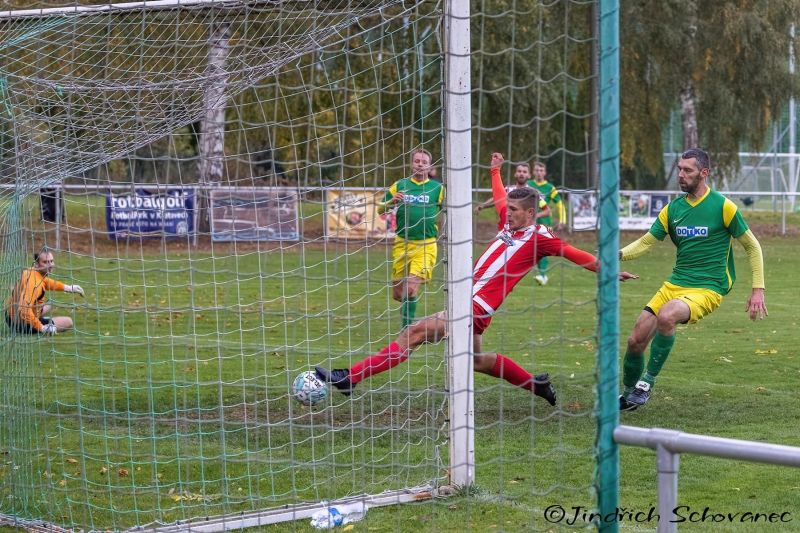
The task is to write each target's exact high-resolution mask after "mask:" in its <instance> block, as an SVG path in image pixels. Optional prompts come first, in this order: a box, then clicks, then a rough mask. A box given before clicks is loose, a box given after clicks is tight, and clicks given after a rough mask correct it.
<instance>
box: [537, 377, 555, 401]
mask: <svg viewBox="0 0 800 533" xmlns="http://www.w3.org/2000/svg"><path fill="white" fill-rule="evenodd" d="M533 393H534V394H535V395H536V396H539V397H540V398H544V399H545V400H547V403H549V404H550V405H553V406H554V405H555V404H556V388H555V387H553V384H552V383H550V374H539V375H538V376H533Z"/></svg>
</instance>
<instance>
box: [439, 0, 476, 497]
mask: <svg viewBox="0 0 800 533" xmlns="http://www.w3.org/2000/svg"><path fill="white" fill-rule="evenodd" d="M469 24H470V3H469V2H465V1H463V0H448V2H447V3H446V4H445V32H446V36H445V42H446V50H445V77H446V79H445V95H444V97H445V109H444V113H445V136H444V145H445V165H446V168H447V175H446V176H445V179H446V184H447V203H446V217H447V245H446V246H447V258H446V261H447V280H448V285H447V310H448V315H449V320H448V323H447V329H448V342H447V351H446V357H447V370H448V388H449V392H450V402H449V412H450V413H449V414H450V482H451V483H452V484H454V485H456V486H460V487H464V486H469V485H472V484H474V483H475V411H474V404H473V400H474V398H473V396H474V386H473V375H472V366H473V362H472V138H471V137H472V119H471V117H472V110H471V107H470V90H471V87H470V28H469Z"/></svg>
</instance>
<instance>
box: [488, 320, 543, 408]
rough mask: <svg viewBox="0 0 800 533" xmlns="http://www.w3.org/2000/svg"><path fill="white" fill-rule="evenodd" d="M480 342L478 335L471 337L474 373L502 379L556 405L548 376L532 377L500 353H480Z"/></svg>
mask: <svg viewBox="0 0 800 533" xmlns="http://www.w3.org/2000/svg"><path fill="white" fill-rule="evenodd" d="M481 342H482V337H481V335H480V334H476V335H474V336H473V343H474V350H475V356H474V358H473V368H474V370H475V372H480V373H482V374H487V375H489V376H493V377H496V378H500V379H504V380H506V381H508V382H509V383H511V384H512V385H516V386H517V387H521V388H523V389H525V390H527V391H531V392H533V393H534V394H535V395H536V396H539V397H541V398H544V399H545V400H547V403H549V404H550V405H555V404H556V390H555V387H553V384H552V383H551V382H550V375H549V374H538V375H536V376H534V375H533V374H531V373H530V372H528V371H527V370H525V369H524V368H523V367H522V366H520V365H519V364H518V363H517V362H516V361H514V360H513V359H511V358H510V357H507V356H505V355H503V354H500V353H481Z"/></svg>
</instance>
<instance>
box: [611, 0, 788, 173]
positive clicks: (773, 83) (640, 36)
mask: <svg viewBox="0 0 800 533" xmlns="http://www.w3.org/2000/svg"><path fill="white" fill-rule="evenodd" d="M798 14H800V3H798V2H797V1H796V0H658V1H656V0H638V1H630V2H622V3H621V14H620V31H621V44H622V54H621V58H622V59H621V62H622V65H621V72H622V80H621V87H622V102H621V104H622V129H621V131H622V134H621V135H622V139H621V142H622V166H623V168H627V169H633V168H634V167H635V166H636V164H635V161H637V160H638V161H639V162H641V164H642V165H643V168H644V169H645V170H646V171H649V172H652V173H658V172H660V170H661V168H662V167H663V158H662V150H663V148H662V146H663V143H662V137H661V130H662V128H663V126H664V125H665V124H666V123H667V122H668V120H669V115H670V113H671V112H673V111H674V110H676V109H679V110H680V113H681V117H682V129H683V147H684V148H688V147H689V146H693V145H695V146H696V145H700V146H702V147H704V148H706V149H707V150H708V151H709V152H710V153H711V155H712V160H714V161H715V166H717V167H718V168H719V167H721V170H722V171H723V172H724V171H725V170H727V169H732V168H736V167H738V155H737V154H738V152H739V149H740V146H742V145H749V146H754V147H760V146H761V145H762V143H763V142H764V139H765V138H766V134H767V132H768V131H769V127H770V125H771V124H772V123H773V121H774V120H776V119H777V118H778V116H779V114H780V112H781V110H782V109H783V107H784V106H785V105H786V104H787V102H788V101H789V99H790V98H791V96H792V95H794V94H796V85H795V83H794V80H793V77H792V76H791V75H790V74H789V69H788V59H789V50H790V46H796V44H794V43H793V42H792V39H791V36H790V31H791V25H792V23H793V21H795V20H797V18H798Z"/></svg>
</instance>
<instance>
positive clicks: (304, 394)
mask: <svg viewBox="0 0 800 533" xmlns="http://www.w3.org/2000/svg"><path fill="white" fill-rule="evenodd" d="M292 396H294V398H295V400H297V401H298V402H300V403H302V404H303V405H316V404H318V403H319V402H321V401H322V400H324V399H325V398H327V397H328V385H327V384H326V383H325V382H324V381H322V380H321V379H319V377H317V373H316V372H313V371H311V370H307V371H305V372H301V373H300V374H299V375H298V376H297V377H296V378H294V383H292Z"/></svg>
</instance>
